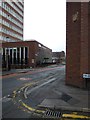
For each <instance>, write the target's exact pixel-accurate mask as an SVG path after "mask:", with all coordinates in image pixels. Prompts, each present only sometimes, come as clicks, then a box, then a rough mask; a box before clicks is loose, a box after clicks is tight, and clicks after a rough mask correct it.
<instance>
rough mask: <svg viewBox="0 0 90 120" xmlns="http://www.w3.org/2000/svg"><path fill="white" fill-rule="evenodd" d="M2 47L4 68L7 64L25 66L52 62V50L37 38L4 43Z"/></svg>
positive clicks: (18, 66) (16, 66) (13, 66)
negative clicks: (36, 39)
mask: <svg viewBox="0 0 90 120" xmlns="http://www.w3.org/2000/svg"><path fill="white" fill-rule="evenodd" d="M2 48H3V49H2V63H3V68H5V67H7V64H8V65H10V67H11V68H24V67H36V66H37V65H40V64H42V63H50V62H52V50H51V49H49V48H47V47H46V46H44V45H42V44H41V43H39V42H37V41H35V40H30V41H22V42H8V43H2Z"/></svg>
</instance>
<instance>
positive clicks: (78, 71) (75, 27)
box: [66, 2, 90, 88]
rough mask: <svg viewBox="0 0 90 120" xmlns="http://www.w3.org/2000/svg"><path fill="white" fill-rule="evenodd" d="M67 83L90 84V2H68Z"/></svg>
mask: <svg viewBox="0 0 90 120" xmlns="http://www.w3.org/2000/svg"><path fill="white" fill-rule="evenodd" d="M66 7H67V9H66V20H67V21H66V56H67V57H66V62H67V64H66V84H68V85H73V86H76V87H80V88H84V87H87V86H89V85H90V79H85V78H83V74H87V75H88V74H90V2H67V3H66Z"/></svg>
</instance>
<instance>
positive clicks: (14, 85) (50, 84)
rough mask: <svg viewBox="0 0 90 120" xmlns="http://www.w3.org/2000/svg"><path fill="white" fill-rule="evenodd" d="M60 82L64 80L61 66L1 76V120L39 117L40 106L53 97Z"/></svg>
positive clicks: (63, 71)
mask: <svg viewBox="0 0 90 120" xmlns="http://www.w3.org/2000/svg"><path fill="white" fill-rule="evenodd" d="M61 80H62V82H63V80H65V66H61V65H60V66H54V67H52V66H51V67H47V68H39V69H35V70H33V71H27V72H24V73H23V72H18V73H14V74H10V75H6V76H3V79H2V116H3V118H31V117H34V116H38V117H41V115H42V114H43V110H42V109H41V108H40V105H41V104H42V103H43V102H44V101H45V100H46V99H53V98H54V97H55V95H56V93H55V90H56V89H57V87H58V84H59V82H60V81H61ZM58 97H59V95H58ZM58 97H57V99H58ZM39 113H40V114H39Z"/></svg>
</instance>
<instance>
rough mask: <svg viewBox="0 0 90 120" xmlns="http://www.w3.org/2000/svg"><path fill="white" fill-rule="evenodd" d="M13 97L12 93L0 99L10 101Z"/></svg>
mask: <svg viewBox="0 0 90 120" xmlns="http://www.w3.org/2000/svg"><path fill="white" fill-rule="evenodd" d="M11 99H12V98H10V95H7V96H4V97H3V98H1V99H0V101H2V102H8V101H10V100H11Z"/></svg>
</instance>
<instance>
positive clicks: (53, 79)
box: [26, 78, 56, 95]
mask: <svg viewBox="0 0 90 120" xmlns="http://www.w3.org/2000/svg"><path fill="white" fill-rule="evenodd" d="M55 80H56V78H52V79H50V80H48V81H47V82H44V83H43V84H41V85H38V86H36V87H34V88H32V89H31V90H28V91H27V93H26V94H27V95H28V94H30V93H31V92H33V91H34V90H36V89H38V88H40V87H42V86H44V85H46V84H48V83H50V82H52V81H55Z"/></svg>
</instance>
